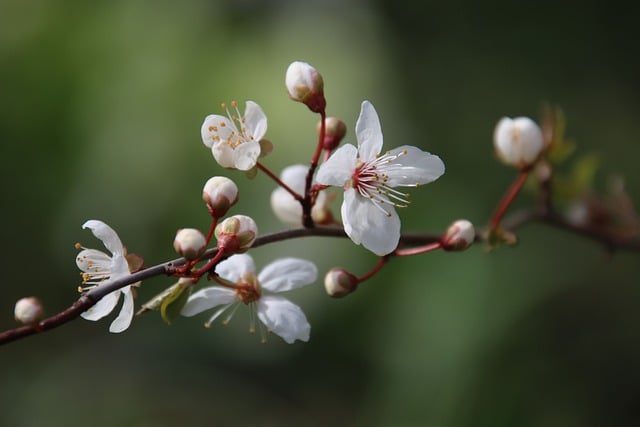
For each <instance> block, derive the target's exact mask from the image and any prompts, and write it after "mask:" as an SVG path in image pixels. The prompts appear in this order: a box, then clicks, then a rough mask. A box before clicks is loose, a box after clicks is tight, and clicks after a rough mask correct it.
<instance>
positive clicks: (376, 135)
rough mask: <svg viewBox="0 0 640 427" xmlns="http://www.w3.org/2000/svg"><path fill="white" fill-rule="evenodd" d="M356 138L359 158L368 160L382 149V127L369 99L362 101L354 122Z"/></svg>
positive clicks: (364, 160)
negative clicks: (358, 115) (358, 114)
mask: <svg viewBox="0 0 640 427" xmlns="http://www.w3.org/2000/svg"><path fill="white" fill-rule="evenodd" d="M356 138H357V140H358V154H359V156H360V160H362V161H363V162H368V161H370V160H373V159H375V158H376V156H377V155H378V154H379V153H380V151H382V128H381V127H380V120H379V119H378V113H376V109H375V108H373V104H371V103H370V102H369V101H363V102H362V106H361V107H360V117H358V121H357V122H356Z"/></svg>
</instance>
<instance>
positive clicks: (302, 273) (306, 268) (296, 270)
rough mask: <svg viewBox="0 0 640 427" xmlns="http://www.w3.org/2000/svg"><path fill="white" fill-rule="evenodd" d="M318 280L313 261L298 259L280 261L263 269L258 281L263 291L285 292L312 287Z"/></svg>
mask: <svg viewBox="0 0 640 427" xmlns="http://www.w3.org/2000/svg"><path fill="white" fill-rule="evenodd" d="M317 278H318V269H317V268H316V266H315V264H314V263H312V262H311V261H307V260H304V259H298V258H282V259H278V260H276V261H274V262H272V263H271V264H269V265H267V266H266V267H265V268H263V269H262V271H261V272H260V274H259V275H258V281H259V282H260V285H261V286H262V288H263V289H267V290H269V291H271V292H284V291H289V290H291V289H296V288H300V287H302V286H306V285H310V284H312V283H313V282H315V281H316V279H317Z"/></svg>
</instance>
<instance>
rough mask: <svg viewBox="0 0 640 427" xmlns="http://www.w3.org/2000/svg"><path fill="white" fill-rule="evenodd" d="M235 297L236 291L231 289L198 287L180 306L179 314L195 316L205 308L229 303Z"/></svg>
mask: <svg viewBox="0 0 640 427" xmlns="http://www.w3.org/2000/svg"><path fill="white" fill-rule="evenodd" d="M235 299H236V293H235V291H234V290H232V289H227V288H223V287H221V286H210V287H208V288H204V289H200V290H199V291H198V292H196V293H194V294H193V295H191V296H190V297H189V299H188V300H187V303H186V304H185V305H184V307H182V310H181V311H180V314H182V315H183V316H187V317H190V316H195V315H196V314H198V313H202V312H203V311H205V310H209V309H210V308H213V307H215V306H217V305H221V304H230V303H232V302H233V301H234V300H235Z"/></svg>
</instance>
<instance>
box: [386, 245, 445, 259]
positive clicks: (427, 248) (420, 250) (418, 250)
mask: <svg viewBox="0 0 640 427" xmlns="http://www.w3.org/2000/svg"><path fill="white" fill-rule="evenodd" d="M438 249H442V242H434V243H429V244H428V245H424V246H418V247H415V248H408V249H396V250H395V251H394V252H393V254H394V255H397V256H411V255H419V254H424V253H427V252H431V251H435V250H438Z"/></svg>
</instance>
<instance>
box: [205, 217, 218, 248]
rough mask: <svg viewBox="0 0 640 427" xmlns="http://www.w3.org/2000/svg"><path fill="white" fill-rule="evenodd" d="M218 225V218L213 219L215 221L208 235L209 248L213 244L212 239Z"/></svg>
mask: <svg viewBox="0 0 640 427" xmlns="http://www.w3.org/2000/svg"><path fill="white" fill-rule="evenodd" d="M217 225H218V218H217V217H215V216H214V217H213V221H211V227H209V233H207V246H209V242H211V238H212V237H213V233H214V232H215V230H216V226H217Z"/></svg>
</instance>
